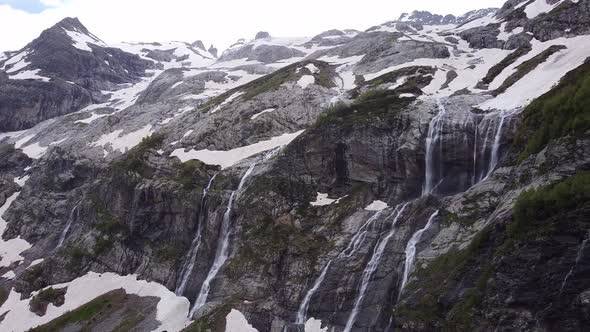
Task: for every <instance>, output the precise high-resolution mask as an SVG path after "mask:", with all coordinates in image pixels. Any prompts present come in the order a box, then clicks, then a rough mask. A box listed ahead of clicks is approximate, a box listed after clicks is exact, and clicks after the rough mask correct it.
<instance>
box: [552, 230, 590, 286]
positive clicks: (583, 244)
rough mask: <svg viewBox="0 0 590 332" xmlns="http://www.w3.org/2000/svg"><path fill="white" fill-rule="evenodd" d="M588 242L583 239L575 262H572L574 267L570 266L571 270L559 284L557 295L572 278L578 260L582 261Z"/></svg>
mask: <svg viewBox="0 0 590 332" xmlns="http://www.w3.org/2000/svg"><path fill="white" fill-rule="evenodd" d="M588 240H589V239H585V240H584V241H582V245H580V248H579V249H578V254H577V255H576V260H575V261H574V266H572V268H571V269H570V270H569V272H568V273H567V275H566V276H565V278H564V279H563V282H562V283H561V288H560V289H559V294H561V293H562V292H563V290H564V288H565V286H566V284H567V281H568V279H569V278H570V277H571V276H572V274H574V271H575V270H576V267H578V264H579V263H580V260H582V254H583V253H584V249H585V248H586V244H587V243H588Z"/></svg>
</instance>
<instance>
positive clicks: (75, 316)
mask: <svg viewBox="0 0 590 332" xmlns="http://www.w3.org/2000/svg"><path fill="white" fill-rule="evenodd" d="M126 299H127V294H126V293H125V291H123V290H122V289H119V290H114V291H112V292H109V293H107V294H104V295H102V296H99V297H97V298H96V299H94V300H92V301H90V302H88V303H86V304H84V305H82V306H80V307H79V308H78V309H76V310H72V311H69V312H67V313H65V314H64V315H62V316H60V317H58V318H56V319H54V320H52V321H51V322H49V323H47V324H45V325H42V326H39V327H36V328H33V329H31V330H30V331H31V332H53V331H61V330H63V329H64V328H66V327H68V326H69V325H74V324H76V325H78V326H79V327H81V331H90V330H91V327H92V325H93V323H94V322H95V321H96V319H97V318H98V317H99V316H106V315H108V314H109V313H112V312H114V311H115V310H117V309H118V308H120V307H121V306H122V305H123V303H124V301H125V300H126ZM121 331H122V330H121ZM126 331H128V329H127V330H126Z"/></svg>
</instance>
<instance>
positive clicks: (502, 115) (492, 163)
mask: <svg viewBox="0 0 590 332" xmlns="http://www.w3.org/2000/svg"><path fill="white" fill-rule="evenodd" d="M499 118H500V124H499V125H498V128H497V129H496V135H495V136H494V144H493V145H492V154H491V157H490V166H489V168H488V174H487V175H486V178H487V177H488V176H490V174H492V172H493V171H494V169H495V168H496V166H498V153H499V152H500V140H501V139H502V129H503V128H504V119H506V115H505V113H504V111H502V112H500V117H499Z"/></svg>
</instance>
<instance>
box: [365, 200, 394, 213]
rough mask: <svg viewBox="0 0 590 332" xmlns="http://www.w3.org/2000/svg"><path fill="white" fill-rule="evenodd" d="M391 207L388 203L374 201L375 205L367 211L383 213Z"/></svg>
mask: <svg viewBox="0 0 590 332" xmlns="http://www.w3.org/2000/svg"><path fill="white" fill-rule="evenodd" d="M388 207H389V206H388V205H387V203H385V202H383V201H380V200H377V201H373V203H371V204H369V205H368V206H367V207H366V208H365V210H367V211H383V210H385V209H387V208H388Z"/></svg>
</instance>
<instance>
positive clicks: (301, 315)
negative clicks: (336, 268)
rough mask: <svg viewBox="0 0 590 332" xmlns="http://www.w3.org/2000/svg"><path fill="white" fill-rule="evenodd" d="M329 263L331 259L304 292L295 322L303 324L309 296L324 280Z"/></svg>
mask: <svg viewBox="0 0 590 332" xmlns="http://www.w3.org/2000/svg"><path fill="white" fill-rule="evenodd" d="M331 264H332V261H331V260H330V261H328V264H326V266H325V267H324V268H323V269H322V273H321V274H320V276H319V277H318V278H317V280H316V281H315V283H314V284H313V287H312V288H311V289H310V290H309V291H307V294H305V298H304V299H303V302H301V305H300V306H299V310H298V311H297V319H296V320H295V324H305V319H306V318H307V317H306V316H307V309H308V308H309V303H310V302H311V297H312V296H313V294H315V292H316V291H317V290H318V289H319V288H320V285H321V284H322V282H324V279H325V278H326V274H327V273H328V269H330V265H331Z"/></svg>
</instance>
